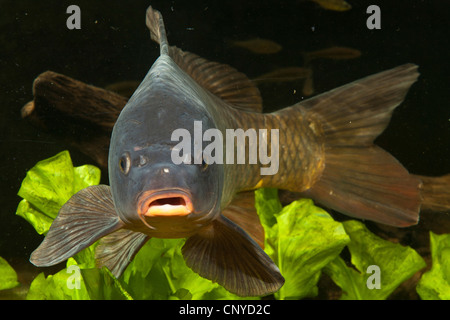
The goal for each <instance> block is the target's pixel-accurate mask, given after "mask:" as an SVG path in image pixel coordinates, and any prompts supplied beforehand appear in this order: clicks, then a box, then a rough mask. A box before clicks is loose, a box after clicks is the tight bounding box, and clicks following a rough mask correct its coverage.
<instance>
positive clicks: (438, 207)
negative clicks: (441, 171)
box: [416, 174, 450, 213]
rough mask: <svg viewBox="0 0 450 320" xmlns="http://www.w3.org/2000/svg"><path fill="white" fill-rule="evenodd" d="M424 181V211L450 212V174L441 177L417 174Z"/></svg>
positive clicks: (421, 190) (422, 208)
mask: <svg viewBox="0 0 450 320" xmlns="http://www.w3.org/2000/svg"><path fill="white" fill-rule="evenodd" d="M416 177H417V178H418V179H420V180H421V181H422V185H421V187H420V194H421V196H422V206H421V210H422V211H433V212H446V213H447V212H450V174H447V175H444V176H441V177H425V176H416Z"/></svg>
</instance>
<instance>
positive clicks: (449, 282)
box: [417, 232, 450, 300]
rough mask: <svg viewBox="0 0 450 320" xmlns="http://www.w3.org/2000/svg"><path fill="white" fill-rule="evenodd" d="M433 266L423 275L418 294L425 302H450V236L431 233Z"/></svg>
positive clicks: (418, 286)
mask: <svg viewBox="0 0 450 320" xmlns="http://www.w3.org/2000/svg"><path fill="white" fill-rule="evenodd" d="M430 243H431V259H432V266H431V269H430V270H429V271H427V272H426V273H424V274H423V276H422V278H421V279H420V281H419V283H418V285H417V293H418V294H419V295H420V297H421V298H422V299H423V300H450V234H442V235H437V234H434V233H433V232H430Z"/></svg>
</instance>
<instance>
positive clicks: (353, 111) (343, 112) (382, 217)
mask: <svg viewBox="0 0 450 320" xmlns="http://www.w3.org/2000/svg"><path fill="white" fill-rule="evenodd" d="M417 77H418V73H417V66H415V65H412V64H406V65H402V66H399V67H397V68H394V69H391V70H387V71H384V72H381V73H378V74H375V75H372V76H369V77H366V78H364V79H361V80H358V81H356V82H353V83H350V84H348V85H345V86H342V87H340V88H337V89H335V90H332V91H329V92H327V93H324V94H322V95H319V96H317V97H314V98H312V99H309V100H307V101H305V102H302V103H301V106H302V107H304V108H306V110H307V112H308V113H309V114H310V115H311V117H313V118H316V119H317V118H318V120H319V122H320V123H322V129H323V131H324V134H325V169H324V172H323V173H322V176H321V178H320V180H319V181H318V182H317V183H316V184H315V185H314V186H313V187H312V188H311V189H309V190H308V191H306V192H305V193H304V194H306V195H308V196H310V197H311V198H313V199H315V200H316V201H318V202H319V203H322V204H324V205H325V206H327V207H330V208H332V209H334V210H337V211H339V212H342V213H345V214H347V215H350V216H353V217H357V218H361V219H369V220H373V221H376V222H380V223H383V224H388V225H393V226H409V225H413V224H416V223H417V222H418V219H419V209H420V202H421V200H420V190H419V187H420V183H421V182H420V180H419V179H417V178H416V177H415V176H412V175H410V174H409V173H408V171H407V170H406V169H405V168H404V167H403V166H402V165H401V164H400V163H399V162H398V161H397V160H396V159H395V158H394V157H392V156H391V155H390V154H389V153H387V152H385V151H384V150H382V149H381V148H379V147H377V146H375V145H374V144H373V140H374V139H375V138H376V137H377V136H378V135H379V134H380V133H381V132H382V131H383V130H384V129H385V128H386V127H387V125H388V123H389V120H390V118H391V115H392V112H393V110H394V109H395V108H396V107H397V106H398V105H399V104H400V103H401V102H402V101H403V99H404V97H405V95H406V93H407V91H408V89H409V87H410V86H411V85H412V84H413V83H414V82H415V81H416V79H417Z"/></svg>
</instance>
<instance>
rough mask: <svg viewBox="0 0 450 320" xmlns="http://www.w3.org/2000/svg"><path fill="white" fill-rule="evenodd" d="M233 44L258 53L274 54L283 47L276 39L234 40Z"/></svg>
mask: <svg viewBox="0 0 450 320" xmlns="http://www.w3.org/2000/svg"><path fill="white" fill-rule="evenodd" d="M231 45H232V46H235V47H241V48H245V49H247V50H249V51H251V52H253V53H256V54H274V53H277V52H280V51H281V49H283V47H282V46H281V45H279V44H278V43H276V42H275V41H272V40H268V39H262V38H253V39H249V40H244V41H232V42H231Z"/></svg>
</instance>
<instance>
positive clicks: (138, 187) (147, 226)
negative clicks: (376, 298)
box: [30, 7, 450, 296]
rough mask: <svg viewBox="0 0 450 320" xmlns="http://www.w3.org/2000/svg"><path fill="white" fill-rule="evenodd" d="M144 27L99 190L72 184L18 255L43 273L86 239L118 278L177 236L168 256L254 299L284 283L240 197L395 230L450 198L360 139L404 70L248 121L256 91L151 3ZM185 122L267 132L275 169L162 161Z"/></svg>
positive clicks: (391, 99) (400, 93)
mask: <svg viewBox="0 0 450 320" xmlns="http://www.w3.org/2000/svg"><path fill="white" fill-rule="evenodd" d="M146 22H147V26H148V28H149V29H150V34H151V38H152V39H153V40H154V41H156V42H157V43H159V45H160V56H159V58H158V59H157V60H156V61H155V63H154V64H153V66H152V67H151V69H150V70H149V72H148V73H147V75H146V76H145V78H144V80H143V81H142V83H141V84H140V85H139V87H138V88H137V89H136V91H135V93H134V94H133V96H132V97H131V99H130V100H129V101H128V102H127V104H126V105H125V107H124V108H123V110H122V111H121V113H120V115H119V117H118V119H117V121H116V122H115V125H114V128H113V132H112V136H111V142H110V149H109V158H108V165H109V170H108V174H109V181H110V186H107V185H98V186H91V187H88V188H85V189H83V190H81V191H79V192H78V193H76V194H75V195H74V196H73V197H72V198H70V199H69V201H67V203H66V204H64V206H63V207H62V208H61V209H60V211H59V213H58V216H57V217H56V219H55V220H54V222H53V223H52V225H51V227H50V229H49V231H48V233H47V235H46V237H45V239H44V241H43V242H42V243H41V244H40V246H39V247H38V248H37V249H36V250H35V251H34V252H33V253H32V255H31V258H30V261H31V262H32V263H33V264H34V265H36V266H51V265H55V264H57V263H60V262H62V261H64V260H66V259H68V258H69V257H71V256H73V255H74V254H76V253H78V252H79V251H81V250H82V249H84V248H86V247H88V246H90V245H91V244H92V243H94V242H95V241H97V240H100V242H99V244H98V245H97V247H96V253H95V254H96V259H97V263H98V266H99V267H103V266H105V267H107V268H108V269H109V270H111V272H112V273H113V274H114V275H115V276H116V277H119V276H120V275H121V274H122V273H123V271H124V270H125V268H126V267H127V265H128V264H129V263H130V261H131V260H132V259H133V257H134V255H135V254H136V253H137V252H138V251H139V249H140V248H141V247H142V245H144V244H145V242H146V241H148V240H149V239H150V238H151V237H156V238H186V242H185V244H184V246H183V248H182V254H183V257H184V259H185V262H186V264H187V265H188V266H189V267H190V268H191V269H192V270H193V271H195V272H197V273H198V274H199V275H200V276H202V277H205V278H207V279H210V280H212V281H214V282H217V283H219V284H221V285H222V286H224V287H225V288H226V289H227V290H229V291H230V292H232V293H235V294H237V295H240V296H261V295H267V294H270V293H273V292H276V291H277V290H279V289H280V288H281V286H282V285H283V284H284V278H283V276H282V275H281V273H280V270H279V269H278V267H277V266H276V264H275V263H274V262H273V261H272V260H271V259H270V257H269V256H268V255H267V254H266V253H265V252H264V250H263V249H262V248H261V246H262V245H263V243H264V237H263V236H262V235H263V232H260V231H261V230H257V229H254V230H252V229H253V228H247V227H246V226H251V227H252V226H253V227H254V226H255V221H257V220H258V216H257V215H256V211H255V208H254V207H252V206H251V205H247V206H242V205H241V204H242V203H247V204H249V203H251V202H248V201H251V200H252V199H253V200H254V194H253V193H252V192H251V190H254V189H258V188H262V187H271V188H278V189H284V190H288V191H291V192H297V193H300V194H301V196H303V197H308V198H311V199H313V200H314V201H316V202H317V203H320V204H321V205H323V206H326V207H328V208H331V209H333V210H336V211H338V212H341V213H344V214H347V215H349V216H352V217H357V218H360V219H366V220H371V221H375V222H379V223H383V224H387V225H391V226H396V227H406V226H411V225H415V224H417V222H418V219H419V211H420V210H421V206H422V208H423V206H424V205H426V206H427V207H431V205H433V207H434V208H436V206H435V204H436V203H437V202H439V203H441V201H444V200H445V199H449V198H450V197H449V192H450V191H449V190H450V188H449V182H448V180H449V179H447V178H446V179H444V180H442V181H441V186H440V187H439V191H438V192H436V191H435V187H436V180H434V179H433V178H430V180H429V181H428V180H425V181H426V182H427V183H426V184H422V180H421V179H420V177H418V176H415V175H411V174H410V173H409V172H408V171H407V170H406V169H405V168H404V167H403V166H402V165H401V164H400V163H399V162H398V161H397V160H396V159H395V158H394V157H393V156H392V155H390V154H389V153H388V152H386V151H384V150H383V149H382V148H380V147H378V146H376V145H375V144H374V143H373V141H374V139H375V138H376V137H377V136H378V135H379V134H381V132H383V131H384V129H385V128H386V127H387V126H388V124H389V121H390V118H391V115H392V112H393V111H394V109H395V108H396V107H397V106H398V105H400V103H402V101H403V100H404V98H405V96H406V94H407V92H408V90H409V88H410V87H411V85H412V84H413V83H414V82H415V81H416V80H417V78H418V76H419V73H418V72H417V66H416V65H414V64H404V65H401V66H398V67H396V68H393V69H390V70H386V71H383V72H380V73H377V74H374V75H371V76H368V77H365V78H363V79H360V80H357V81H354V82H352V83H349V84H347V85H344V86H341V87H339V88H336V89H334V90H330V91H328V92H325V93H322V94H320V95H317V96H315V97H313V98H310V99H307V100H303V101H301V102H299V103H296V104H294V105H292V106H289V107H286V108H284V109H281V110H278V111H276V112H273V113H262V98H261V96H260V93H259V90H258V89H257V87H256V86H255V85H254V84H253V82H252V81H250V80H249V79H248V78H247V77H246V76H245V75H244V74H242V73H240V72H238V71H237V70H235V69H234V68H232V67H230V66H227V65H224V64H221V63H216V62H210V61H208V60H206V59H203V58H201V57H199V56H198V55H196V54H193V53H189V52H185V51H182V50H181V49H179V48H177V47H175V46H169V44H168V40H167V37H166V31H165V28H164V22H163V19H162V16H161V14H160V13H159V12H158V11H156V10H153V9H152V8H151V7H149V8H148V9H147V21H146ZM307 79H308V78H307ZM311 81H312V78H311ZM311 85H312V82H311ZM307 89H308V88H307ZM194 121H200V122H201V123H202V126H203V127H202V128H203V129H204V130H205V131H204V132H205V134H206V132H207V130H209V129H216V130H219V131H220V132H222V134H223V132H225V131H226V130H228V129H235V130H236V129H242V130H243V131H246V130H248V129H256V130H260V129H264V130H268V131H266V132H272V129H275V131H276V132H278V133H279V136H278V138H279V139H278V138H277V139H274V138H273V137H272V134H270V135H269V134H267V135H266V136H265V139H267V140H270V146H271V153H272V152H273V151H272V150H275V149H277V150H279V151H280V153H279V154H278V155H279V157H278V162H279V163H278V165H279V168H278V169H279V170H278V171H277V173H275V174H273V175H264V174H262V173H261V169H262V168H263V167H264V166H263V165H262V164H261V163H243V164H235V163H234V162H233V163H225V164H223V163H208V161H206V160H205V159H204V152H203V150H198V152H197V153H196V152H195V149H196V148H195V146H194V153H192V154H185V155H187V156H188V157H187V158H188V159H189V160H194V163H180V164H175V163H174V161H173V159H172V152H173V150H174V148H175V149H176V148H179V147H178V144H179V140H178V141H174V140H173V139H172V138H171V137H172V134H173V133H174V132H175V130H179V129H183V130H185V131H187V132H188V133H190V134H191V136H192V135H193V134H194V136H195V130H196V129H195V126H194V124H193V123H194ZM201 133H202V130H200V134H201ZM263 139H264V138H263ZM183 142H184V140H183ZM272 143H273V144H272ZM234 147H235V150H234V152H236V149H237V148H238V146H234ZM241 147H242V146H241ZM266 147H267V146H266ZM200 149H201V148H200ZM175 151H176V150H175ZM191 156H192V159H191ZM194 156H195V157H194ZM195 159H197V160H200V161H195ZM428 182H429V183H428ZM249 191H250V192H249ZM249 196H250V198H249ZM236 201H240V203H236ZM444 204H445V206H444V209H449V208H450V202H449V203H447V202H444ZM230 208H232V211H233V212H231V213H230V210H231V209H230ZM438 209H439V208H438ZM294 263H295V262H294Z"/></svg>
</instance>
